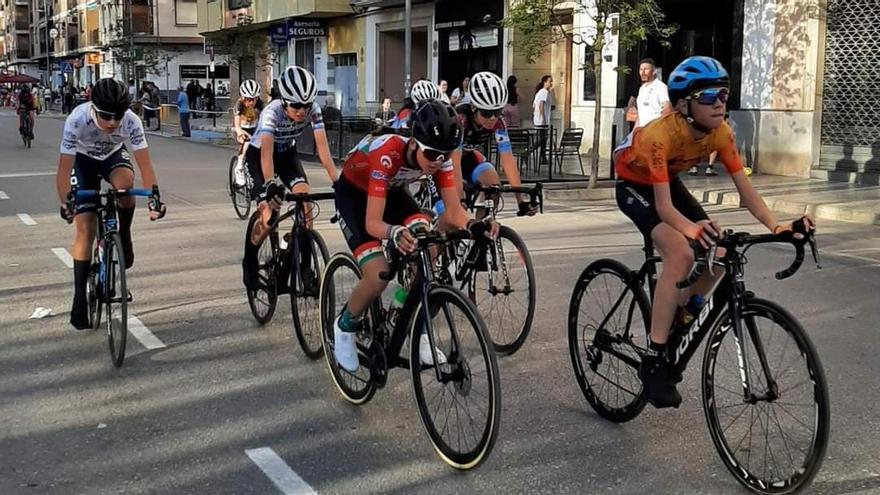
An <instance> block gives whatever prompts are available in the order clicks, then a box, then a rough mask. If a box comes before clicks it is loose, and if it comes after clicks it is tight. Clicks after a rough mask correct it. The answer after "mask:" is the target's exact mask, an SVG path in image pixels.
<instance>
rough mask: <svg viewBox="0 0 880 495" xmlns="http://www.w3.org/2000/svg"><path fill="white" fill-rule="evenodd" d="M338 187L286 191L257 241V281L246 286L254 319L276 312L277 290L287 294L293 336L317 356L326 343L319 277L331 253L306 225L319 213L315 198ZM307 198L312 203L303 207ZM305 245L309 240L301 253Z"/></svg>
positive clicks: (331, 195) (253, 219)
mask: <svg viewBox="0 0 880 495" xmlns="http://www.w3.org/2000/svg"><path fill="white" fill-rule="evenodd" d="M335 197H336V193H333V192H324V193H308V194H305V193H289V192H288V193H287V194H286V195H285V197H284V200H285V201H288V202H290V205H289V206H288V208H287V211H286V212H285V213H283V214H281V215H278V214H273V218H272V219H271V220H270V221H269V226H268V231H269V233H268V235H267V236H266V239H264V240H263V242H262V243H261V244H260V247H259V250H258V254H257V260H258V263H259V270H258V272H257V278H258V283H257V285H256V287H254V288H248V289H247V297H248V304H249V306H250V308H251V313H252V314H253V316H254V318H255V319H256V320H257V322H258V323H260V324H261V325H264V324H266V323H268V322H269V321H270V320H271V319H272V316H273V315H274V314H275V307H276V305H277V303H278V296H279V295H281V294H290V309H291V313H292V317H293V328H294V333H295V334H296V338H297V340H298V341H299V344H300V346H301V347H302V350H303V352H304V353H305V355H306V356H308V357H309V358H311V359H319V358H320V357H321V356H322V355H323V353H324V349H323V347H322V343H321V320H320V317H319V315H318V289H319V285H318V283H319V279H318V277H319V276H320V275H321V273H322V272H323V269H324V265H325V263H326V262H327V258H328V257H329V254H328V252H327V244H326V243H325V242H324V238H323V237H321V234H319V233H318V232H317V231H316V230H313V229H311V228H308V225H309V224H310V223H311V222H313V221H314V220H315V219H316V218H318V215H319V214H320V208H319V206H318V203H317V202H318V201H323V200H330V199H334V198H335ZM306 203H309V205H310V207H308V208H307V207H306ZM260 216H261V214H260V211H259V210H257V211H255V212H254V214H253V215H251V219H250V221H249V222H248V227H247V233H246V234H245V242H250V241H249V240H250V238H251V232H252V231H253V228H254V224H255V223H256V222H257V221H258V220H259V219H260ZM287 219H292V220H293V224H292V225H291V226H290V230H288V231H287V232H286V233H285V234H284V235H283V236H280V235H279V233H278V232H279V224H281V223H282V222H284V221H286V220H287ZM304 246H309V248H308V249H307V250H306V252H305V253H303V248H304Z"/></svg>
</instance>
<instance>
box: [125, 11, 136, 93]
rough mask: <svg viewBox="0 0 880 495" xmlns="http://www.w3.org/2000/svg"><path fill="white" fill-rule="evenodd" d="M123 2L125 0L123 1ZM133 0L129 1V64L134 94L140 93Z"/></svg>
mask: <svg viewBox="0 0 880 495" xmlns="http://www.w3.org/2000/svg"><path fill="white" fill-rule="evenodd" d="M122 1H123V2H124V1H125V0H122ZM131 3H132V0H128V64H129V71H130V72H129V75H128V77H129V79H132V80H133V81H134V92H135V94H137V92H138V79H137V70H135V67H134V16H133V15H132V6H131Z"/></svg>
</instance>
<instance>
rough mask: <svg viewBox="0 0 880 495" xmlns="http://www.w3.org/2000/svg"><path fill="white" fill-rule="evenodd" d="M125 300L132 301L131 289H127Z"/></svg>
mask: <svg viewBox="0 0 880 495" xmlns="http://www.w3.org/2000/svg"><path fill="white" fill-rule="evenodd" d="M125 300H126V302H132V301H134V296H132V295H131V291H128V296H126V298H125Z"/></svg>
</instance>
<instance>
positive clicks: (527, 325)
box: [468, 225, 538, 356]
mask: <svg viewBox="0 0 880 495" xmlns="http://www.w3.org/2000/svg"><path fill="white" fill-rule="evenodd" d="M505 239H506V240H508V241H510V243H511V244H513V247H514V249H513V250H510V251H511V252H510V253H509V254H513V253H514V252H515V253H516V254H517V255H518V258H519V259H520V260H521V262H522V265H523V267H524V268H525V270H524V272H525V273H524V275H525V282H526V284H527V287H526V291H527V292H528V294H527V296H526V297H527V300H526V301H525V304H524V305H523V304H522V301H519V306H520V307H521V308H522V309H524V310H525V315H520V314H513V309H512V308H511V305H510V304H509V301H510V297H509V295H505V294H492V292H493V289H494V290H497V287H490V285H489V275H490V273H492V272H490V271H489V270H486V271H474V270H471V272H470V274H471V281H470V283H469V284H468V292H469V295H470V297H471V300H472V301H474V303H475V304H476V306H477V309H478V310H479V312H480V315H482V316H483V319H484V321H485V322H486V326H487V328H488V329H489V336H490V337H491V338H492V344H493V345H494V346H495V352H496V353H498V354H500V355H502V356H509V355H511V354H513V353H515V352H516V351H518V350H519V349H520V347H522V345H523V343H525V341H526V338H527V337H528V336H529V332H530V331H531V329H532V322H533V320H534V318H535V306H536V305H537V300H538V298H537V290H536V289H537V287H536V284H535V267H534V266H533V264H532V256H531V254H529V250H528V248H527V247H526V243H525V242H523V240H522V237H520V236H519V234H517V233H516V231H515V230H513V229H512V228H510V227H508V226H506V225H502V226H501V230H500V231H499V233H498V241H497V242H496V243H495V244H494V245H493V251H494V252H497V247H498V244H499V243H500V244H501V245H502V246H503V241H504V240H505ZM502 249H503V251H504V252H505V253H506V252H507V251H508V250H507V249H504V248H502ZM504 256H505V265H506V270H505V271H509V270H510V269H511V268H513V265H512V264H511V263H510V262H509V261H507V259H508V256H507V254H505V255H504ZM483 278H485V283H484V284H481V283H480V282H481V279H483ZM511 278H513V277H510V276H508V279H507V281H506V282H505V284H508V283H509V282H510V279H511ZM483 285H485V289H483V288H482V287H483ZM505 288H507V287H506V286H505V287H504V288H502V289H505ZM515 292H522V289H519V290H518V291H517V289H513V293H515ZM483 293H485V294H486V295H487V296H486V297H485V298H482V299H481V298H480V294H483ZM502 296H507V297H506V298H505V299H504V300H505V302H506V304H505V303H502V302H501V301H502V299H501V297H502ZM483 301H486V302H488V304H480V303H481V302H483ZM499 305H501V308H500V309H499ZM504 306H506V308H507V310H508V312H509V313H510V316H511V320H513V321H514V322H516V323H518V322H519V321H521V322H522V325H521V326H520V327H519V328H518V329H517V330H516V331H515V332H512V333H510V334H508V333H507V332H506V330H505V329H506V328H507V326H508V324H511V322H505V321H503V311H504V309H505V307H504ZM496 316H497V318H496ZM516 323H512V324H516Z"/></svg>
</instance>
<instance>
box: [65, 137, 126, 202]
mask: <svg viewBox="0 0 880 495" xmlns="http://www.w3.org/2000/svg"><path fill="white" fill-rule="evenodd" d="M120 167H124V168H127V169H129V170H131V171H132V172H134V167H133V166H132V165H131V155H129V153H128V150H127V149H125V147H122V148H119V149H118V150H117V151H116V152H115V153H113V154H112V155H110V156H108V157H107V158H105V159H103V160H96V159H94V158H92V157H90V156H88V155H84V154H82V153H77V154H76V157H75V158H74V161H73V169H72V170H71V171H70V185H71V187H75V188H77V189H95V190H100V189H101V179H104V180H105V181H107V182H108V183H109V182H110V175H111V174H112V173H113V171H114V170H116V169H117V168H120ZM95 211H97V205H96V203H95V201H94V200H88V201H87V202H83V203H80V202H79V201H77V203H76V208H75V209H74V213H75V214H80V213H87V212H89V213H91V212H95Z"/></svg>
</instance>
